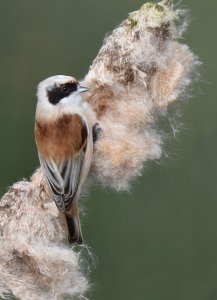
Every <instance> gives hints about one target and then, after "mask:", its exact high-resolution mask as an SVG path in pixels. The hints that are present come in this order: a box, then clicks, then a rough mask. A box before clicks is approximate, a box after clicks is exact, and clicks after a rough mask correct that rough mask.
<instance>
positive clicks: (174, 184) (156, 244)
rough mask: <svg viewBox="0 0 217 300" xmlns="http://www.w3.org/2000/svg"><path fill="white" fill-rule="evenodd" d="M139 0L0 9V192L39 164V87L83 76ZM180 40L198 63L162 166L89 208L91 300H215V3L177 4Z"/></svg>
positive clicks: (9, 4)
mask: <svg viewBox="0 0 217 300" xmlns="http://www.w3.org/2000/svg"><path fill="white" fill-rule="evenodd" d="M142 4H143V1H142V0H116V1H115V0H109V1H107V0H104V1H102V0H86V1H72V0H62V1H58V0H47V1H44V0H37V1H29V0H19V1H14V0H13V1H12V0H7V1H3V0H1V1H0V36H1V41H0V53H1V55H0V66H1V69H0V74H1V80H0V91H1V93H0V95H1V100H0V101H1V102H0V103H1V108H0V137H1V147H0V157H1V173H0V179H1V180H0V192H1V194H3V193H4V192H5V191H6V189H7V187H8V186H9V185H11V184H12V183H13V182H15V181H18V180H19V179H22V178H23V177H29V176H30V175H31V174H32V172H33V170H34V169H35V168H36V167H37V166H38V158H37V152H36V147H35V144H34V136H33V126H34V113H35V105H36V97H35V93H36V85H37V83H38V82H39V81H41V80H42V79H44V78H45V77H48V76H50V75H55V74H73V75H75V76H76V77H78V78H81V77H83V76H84V75H85V74H86V72H87V71H88V67H89V65H90V64H91V61H92V60H93V58H94V57H95V56H96V54H97V52H98V49H99V48H100V46H101V44H102V39H103V37H104V35H105V33H107V32H108V31H111V30H112V29H113V28H114V27H115V26H116V25H117V24H118V23H119V22H120V21H121V20H122V19H123V18H125V17H126V15H127V13H128V12H130V11H133V10H136V9H137V8H139V7H140V6H141V5H142ZM180 6H181V7H183V8H189V9H190V10H191V21H192V22H191V24H190V27H189V29H188V32H187V34H186V35H185V41H184V42H186V43H187V44H188V45H190V47H191V48H192V50H193V51H194V52H195V53H196V54H197V55H199V57H200V59H201V60H202V61H203V63H204V64H203V67H202V72H201V73H202V75H201V79H200V80H199V83H197V84H196V85H194V92H193V97H192V98H191V99H190V102H189V103H188V105H184V106H183V109H182V113H183V123H184V127H183V128H182V131H181V134H180V135H179V138H178V139H175V140H172V139H171V141H170V143H169V144H167V146H166V149H167V153H168V158H167V159H164V160H163V162H162V163H161V164H159V163H152V164H149V165H148V168H147V169H146V172H145V173H144V176H143V178H140V179H139V180H138V181H137V182H136V183H135V184H134V187H133V189H132V191H131V193H130V194H127V193H121V194H118V193H115V192H112V191H110V190H108V189H107V190H105V189H102V188H100V187H93V188H92V189H91V193H90V197H89V200H88V201H86V207H87V216H86V218H85V220H84V225H83V228H84V236H85V239H86V241H87V243H88V245H89V246H90V247H91V248H92V250H93V252H94V254H95V256H96V257H97V261H98V262H97V265H96V268H95V269H94V270H93V271H92V275H91V282H92V284H93V286H92V288H91V291H90V293H89V295H88V296H89V297H90V299H91V300H102V299H103V300H110V299H119V300H122V299H124V300H142V299H148V300H164V299H165V300H174V299H175V300H194V299H195V300H204V299H206V300H207V299H208V300H216V299H217V197H216V195H217V182H216V180H217V178H216V177H217V159H216V155H217V118H216V115H217V103H216V99H215V98H216V94H217V85H216V72H217V68H216V67H217V63H216V61H217V59H216V53H217V39H216V29H217V18H216V10H217V2H216V1H213V0H212V1H211V0H206V1H204V0H193V1H187V0H183V1H182V2H181V4H180Z"/></svg>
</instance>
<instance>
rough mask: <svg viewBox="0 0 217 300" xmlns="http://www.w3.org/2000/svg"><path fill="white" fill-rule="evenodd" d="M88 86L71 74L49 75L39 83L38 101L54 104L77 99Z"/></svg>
mask: <svg viewBox="0 0 217 300" xmlns="http://www.w3.org/2000/svg"><path fill="white" fill-rule="evenodd" d="M87 90H88V89H87V88H86V87H82V86H80V84H79V82H78V81H77V80H76V79H75V78H74V77H71V76H64V75H56V76H52V77H49V78H47V79H45V80H43V81H42V82H40V83H39V85H38V92H37V96H38V101H40V102H44V101H47V102H49V103H50V104H52V105H58V104H63V103H66V102H68V101H72V102H73V100H75V99H76V98H77V96H78V95H80V94H81V93H83V92H86V91H87Z"/></svg>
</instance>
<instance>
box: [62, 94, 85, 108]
mask: <svg viewBox="0 0 217 300" xmlns="http://www.w3.org/2000/svg"><path fill="white" fill-rule="evenodd" d="M59 104H60V105H61V104H68V105H69V104H72V105H77V106H81V96H80V94H79V93H76V92H75V93H73V94H71V95H70V96H68V97H66V98H63V99H61V100H60V102H59Z"/></svg>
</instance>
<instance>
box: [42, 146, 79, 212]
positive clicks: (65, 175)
mask: <svg viewBox="0 0 217 300" xmlns="http://www.w3.org/2000/svg"><path fill="white" fill-rule="evenodd" d="M84 157H85V155H84V153H83V151H81V153H80V154H79V155H78V156H77V157H76V158H75V159H72V158H69V159H66V160H65V161H63V162H62V163H61V164H60V165H57V164H56V163H55V161H54V160H44V159H43V158H41V157H40V162H41V166H42V169H43V171H44V174H45V177H46V179H47V182H48V184H49V186H50V189H51V191H52V193H53V195H54V201H55V203H56V206H57V207H58V209H59V210H61V211H69V210H70V208H71V205H72V201H73V199H74V197H75V195H76V193H77V189H78V186H79V182H80V179H81V171H82V167H83V162H84Z"/></svg>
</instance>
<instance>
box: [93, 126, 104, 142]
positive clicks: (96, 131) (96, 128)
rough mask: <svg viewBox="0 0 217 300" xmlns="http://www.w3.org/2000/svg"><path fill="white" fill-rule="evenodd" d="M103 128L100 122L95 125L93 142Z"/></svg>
mask: <svg viewBox="0 0 217 300" xmlns="http://www.w3.org/2000/svg"><path fill="white" fill-rule="evenodd" d="M101 131H102V128H100V127H99V123H96V124H94V125H93V142H94V143H95V142H96V141H97V140H98V138H99V135H100V132H101Z"/></svg>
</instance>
